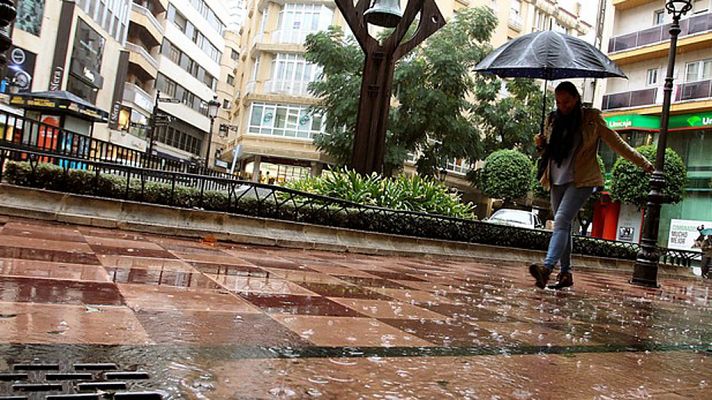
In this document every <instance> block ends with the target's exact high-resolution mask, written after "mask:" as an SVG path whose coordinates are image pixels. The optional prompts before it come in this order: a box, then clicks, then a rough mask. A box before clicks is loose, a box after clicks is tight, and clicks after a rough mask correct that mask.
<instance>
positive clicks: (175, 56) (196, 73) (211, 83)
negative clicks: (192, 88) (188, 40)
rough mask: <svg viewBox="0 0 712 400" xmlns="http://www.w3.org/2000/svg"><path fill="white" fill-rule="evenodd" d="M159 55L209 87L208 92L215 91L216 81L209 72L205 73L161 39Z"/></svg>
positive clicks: (201, 68) (169, 43)
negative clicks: (161, 54)
mask: <svg viewBox="0 0 712 400" xmlns="http://www.w3.org/2000/svg"><path fill="white" fill-rule="evenodd" d="M161 53H163V55H164V56H166V57H168V58H169V59H170V60H171V61H173V62H174V63H175V64H177V65H179V66H180V67H181V68H183V69H184V70H185V71H186V72H188V73H189V74H191V75H192V76H193V77H194V78H195V79H197V80H199V81H200V82H201V83H203V84H205V86H207V87H209V88H210V90H212V91H215V89H216V87H217V79H215V77H213V76H212V75H210V73H209V72H207V71H205V69H204V68H203V67H201V66H200V65H198V63H197V62H196V61H194V60H193V59H192V58H190V57H189V56H188V55H187V54H186V53H184V52H182V51H180V49H178V48H177V47H176V46H175V45H174V44H173V43H171V42H169V41H168V40H166V39H163V44H161Z"/></svg>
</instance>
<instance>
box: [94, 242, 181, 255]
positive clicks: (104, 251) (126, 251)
mask: <svg viewBox="0 0 712 400" xmlns="http://www.w3.org/2000/svg"><path fill="white" fill-rule="evenodd" d="M91 248H92V250H94V252H95V253H96V254H97V255H107V256H131V257H154V258H176V257H175V256H174V255H173V254H171V253H169V252H167V251H165V250H162V249H160V250H155V249H145V248H133V247H114V246H101V245H91Z"/></svg>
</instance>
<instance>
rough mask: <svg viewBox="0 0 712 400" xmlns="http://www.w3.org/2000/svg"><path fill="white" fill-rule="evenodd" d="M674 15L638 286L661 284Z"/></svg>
mask: <svg viewBox="0 0 712 400" xmlns="http://www.w3.org/2000/svg"><path fill="white" fill-rule="evenodd" d="M681 16H682V15H673V19H672V25H671V26H670V53H669V54H668V66H667V76H666V77H665V87H664V89H663V110H662V118H661V120H660V135H659V137H658V147H657V153H656V156H655V172H653V175H652V177H651V178H650V193H649V194H648V203H647V206H646V208H645V221H644V227H643V238H642V239H641V241H640V250H639V251H638V255H637V258H636V260H635V267H634V269H633V278H632V279H631V283H632V284H634V285H639V286H647V287H658V280H657V277H658V262H659V261H660V251H659V250H658V233H659V229H660V208H661V207H662V203H663V202H664V201H665V195H664V194H663V188H664V187H665V175H664V173H663V168H664V166H665V148H666V147H667V133H668V121H669V119H670V103H671V100H672V81H673V75H674V70H675V53H676V50H677V37H678V35H679V34H680V17H681Z"/></svg>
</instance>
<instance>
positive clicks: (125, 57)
mask: <svg viewBox="0 0 712 400" xmlns="http://www.w3.org/2000/svg"><path fill="white" fill-rule="evenodd" d="M128 70H129V52H128V51H126V50H122V51H121V52H120V53H119V66H118V68H117V70H116V79H115V81H114V96H113V98H112V101H111V104H112V105H111V114H110V117H109V128H111V129H119V122H120V121H119V119H120V118H119V117H120V113H121V101H122V100H123V98H124V82H125V81H126V74H127V73H128ZM129 115H130V114H129Z"/></svg>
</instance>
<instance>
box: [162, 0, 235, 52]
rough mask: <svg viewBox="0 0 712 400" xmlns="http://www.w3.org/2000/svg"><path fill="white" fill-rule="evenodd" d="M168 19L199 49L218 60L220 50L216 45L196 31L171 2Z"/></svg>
mask: <svg viewBox="0 0 712 400" xmlns="http://www.w3.org/2000/svg"><path fill="white" fill-rule="evenodd" d="M168 20H169V21H171V22H172V23H173V24H174V25H175V26H176V27H177V28H178V29H180V30H181V32H183V33H184V34H185V36H187V37H188V38H189V39H190V40H192V41H193V43H195V44H196V45H198V47H200V49H201V50H203V51H204V52H205V54H207V55H208V56H209V57H210V58H211V59H212V60H213V61H215V62H216V63H217V62H220V58H221V57H222V52H220V50H218V48H217V47H215V46H213V44H212V43H211V42H210V41H209V40H208V39H207V38H206V37H205V35H203V34H202V33H200V31H198V29H197V28H196V27H195V26H194V25H193V24H192V23H190V21H188V20H187V18H185V17H184V16H183V15H182V14H181V13H180V12H178V10H176V8H175V7H174V6H173V4H169V5H168Z"/></svg>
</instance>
